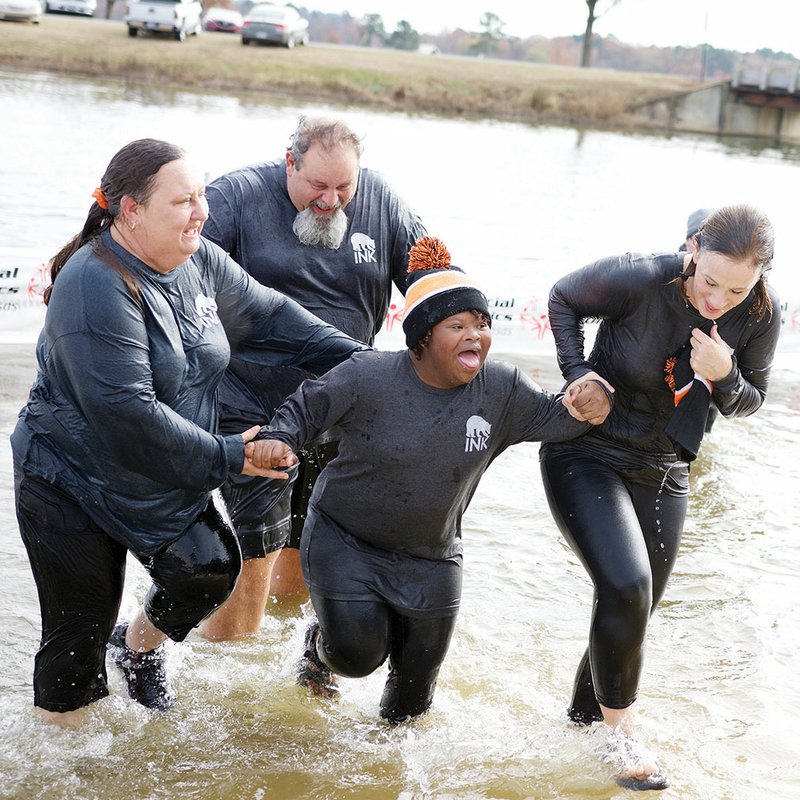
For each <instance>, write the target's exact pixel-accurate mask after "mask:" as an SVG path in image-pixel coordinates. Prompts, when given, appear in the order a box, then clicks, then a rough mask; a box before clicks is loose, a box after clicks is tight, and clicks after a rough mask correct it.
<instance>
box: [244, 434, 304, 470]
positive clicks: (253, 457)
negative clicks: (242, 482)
mask: <svg viewBox="0 0 800 800" xmlns="http://www.w3.org/2000/svg"><path fill="white" fill-rule="evenodd" d="M260 430H261V426H260V425H256V426H255V427H253V428H250V429H249V430H246V431H245V432H244V433H243V434H242V439H243V440H244V443H245V445H244V467H242V475H257V476H260V477H262V478H277V479H278V480H282V481H285V480H286V479H287V478H288V477H289V476H288V474H287V473H286V472H284V471H283V470H281V469H276V468H277V467H291V466H293V465H294V464H296V463H297V456H296V455H295V454H294V452H293V451H292V449H291V448H290V447H289V445H287V444H284V443H283V442H279V441H276V440H275V439H260V440H259V441H257V442H254V441H253V439H254V438H255V437H256V436H257V435H258V432H259V431H260Z"/></svg>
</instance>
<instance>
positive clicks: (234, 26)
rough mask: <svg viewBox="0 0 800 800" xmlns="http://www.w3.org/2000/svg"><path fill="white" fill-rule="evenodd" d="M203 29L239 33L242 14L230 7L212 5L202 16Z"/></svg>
mask: <svg viewBox="0 0 800 800" xmlns="http://www.w3.org/2000/svg"><path fill="white" fill-rule="evenodd" d="M203 30H204V31H224V32H225V33H240V32H241V30H242V15H241V14H240V13H239V12H238V11H234V10H233V9H232V8H221V7H220V6H214V7H213V8H209V9H208V11H206V13H205V15H204V16H203Z"/></svg>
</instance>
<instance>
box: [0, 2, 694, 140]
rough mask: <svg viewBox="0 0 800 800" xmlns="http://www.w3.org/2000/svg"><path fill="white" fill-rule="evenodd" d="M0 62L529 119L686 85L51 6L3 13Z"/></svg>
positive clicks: (608, 119) (608, 112)
mask: <svg viewBox="0 0 800 800" xmlns="http://www.w3.org/2000/svg"><path fill="white" fill-rule="evenodd" d="M0 26H1V28H2V29H1V30H0V68H1V69H13V70H31V71H40V70H44V71H49V72H55V73H58V74H61V75H75V76H85V77H103V78H115V79H119V80H122V81H126V82H130V83H141V82H144V83H148V84H151V85H157V86H179V87H183V88H187V89H198V90H215V91H229V92H246V93H250V92H253V93H259V94H261V95H264V96H271V97H280V98H292V99H293V100H300V101H316V102H330V103H335V104H344V105H356V106H363V107H369V108H378V109H383V110H397V111H408V112H412V113H413V112H417V113H420V112H421V113H434V114H442V115H447V116H450V115H460V116H466V117H490V118H494V119H506V120H517V121H522V122H532V123H547V124H567V125H585V126H602V127H634V126H636V125H640V124H641V123H640V122H634V121H633V120H632V119H631V117H630V116H629V114H628V109H629V108H631V107H632V106H634V105H636V104H637V103H641V102H644V101H646V100H649V99H653V98H655V97H663V96H664V95H668V94H670V93H672V92H678V91H681V90H683V89H686V88H689V87H690V86H692V85H693V84H692V82H691V81H688V80H686V79H684V78H677V77H673V76H668V75H645V74H640V73H628V72H613V71H610V70H582V69H579V68H577V67H576V68H571V67H554V66H547V65H538V64H523V63H518V62H507V61H497V60H492V59H474V58H461V57H455V56H452V57H451V56H425V55H418V54H415V53H403V52H399V51H393V50H391V51H390V50H374V49H367V48H356V47H337V46H332V45H315V44H313V43H312V44H311V45H310V46H308V47H299V48H295V49H294V50H292V51H289V50H286V49H284V48H274V47H242V45H241V40H240V38H239V37H238V36H235V35H232V34H221V33H204V34H202V35H200V36H198V37H190V38H189V39H188V40H187V41H186V42H184V43H179V42H177V41H174V40H172V39H168V38H160V37H155V36H139V37H136V38H131V37H129V36H128V33H127V28H126V26H125V25H124V23H122V22H119V21H106V20H98V19H85V18H76V17H66V16H56V15H51V14H47V15H45V16H44V17H43V18H42V22H41V24H40V25H30V24H15V23H0Z"/></svg>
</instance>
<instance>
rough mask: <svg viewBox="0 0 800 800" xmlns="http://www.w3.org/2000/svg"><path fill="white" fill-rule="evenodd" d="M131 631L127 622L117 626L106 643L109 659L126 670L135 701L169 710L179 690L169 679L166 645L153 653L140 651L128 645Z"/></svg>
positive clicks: (128, 684) (126, 679)
mask: <svg viewBox="0 0 800 800" xmlns="http://www.w3.org/2000/svg"><path fill="white" fill-rule="evenodd" d="M127 630H128V623H127V622H120V623H119V624H118V625H117V626H116V627H115V628H114V630H113V632H112V633H111V637H110V638H109V640H108V645H107V646H106V649H107V650H108V655H109V658H110V659H111V660H112V661H113V662H114V663H115V664H116V665H117V666H118V667H119V668H120V669H121V670H122V674H123V675H124V676H125V683H126V684H127V686H128V694H129V695H130V697H131V699H132V700H135V701H136V702H137V703H141V704H142V705H143V706H146V707H147V708H154V709H157V710H158V711H168V710H169V709H170V708H172V706H173V705H175V693H174V692H173V691H172V687H171V686H170V684H169V680H168V679H167V671H166V666H165V662H166V649H165V647H164V645H163V644H162V645H160V646H159V647H157V648H156V649H155V650H151V651H150V652H149V653H137V652H136V650H132V649H131V648H130V647H128V645H127V644H125V633H126V632H127Z"/></svg>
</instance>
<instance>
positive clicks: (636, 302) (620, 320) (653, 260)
mask: <svg viewBox="0 0 800 800" xmlns="http://www.w3.org/2000/svg"><path fill="white" fill-rule="evenodd" d="M683 263H684V256H683V254H675V253H668V254H666V253H665V254H659V255H642V254H636V253H626V254H625V255H621V256H613V257H609V258H603V259H600V260H599V261H596V262H594V263H593V264H590V265H588V266H586V267H584V268H583V269H580V270H577V271H575V272H573V273H570V274H569V275H567V276H565V277H564V278H562V279H561V280H559V281H558V282H557V283H556V284H555V286H554V287H553V289H552V291H551V295H550V304H549V316H550V325H551V327H552V330H553V335H554V337H555V340H556V345H557V348H558V361H559V366H560V367H561V371H562V373H563V375H564V377H565V378H566V380H567V381H568V382H569V381H573V380H575V379H576V378H579V377H580V376H581V375H583V374H585V373H586V372H589V371H591V370H593V371H595V372H597V373H598V374H599V375H601V376H602V377H603V378H605V379H606V380H607V381H608V382H609V383H610V384H611V385H612V386H613V387H614V389H615V390H616V394H615V395H614V400H615V403H614V408H613V409H612V412H611V414H609V416H608V418H607V419H606V421H605V422H604V423H603V424H602V425H600V426H597V427H593V428H592V429H591V430H590V431H589V433H588V434H587V435H586V436H584V437H582V438H581V439H578V440H575V441H573V442H567V443H559V444H547V445H544V446H543V451H544V452H547V448H552V449H554V450H555V449H559V450H560V449H561V448H577V449H580V450H582V451H584V452H591V453H594V454H597V455H602V457H603V458H604V460H606V461H607V462H613V463H616V464H618V465H619V466H620V467H622V468H623V470H624V471H626V472H627V473H629V474H630V473H631V472H633V471H636V470H641V475H640V477H641V479H642V480H643V481H645V482H653V481H655V482H660V481H661V480H662V479H663V477H664V474H665V472H666V471H667V469H668V467H669V466H670V465H672V464H674V463H675V462H676V460H677V456H676V455H675V452H674V449H673V445H672V443H671V441H670V440H669V438H668V437H667V436H666V434H665V433H664V428H665V426H666V424H667V421H668V420H669V418H670V415H671V414H672V412H673V410H674V407H675V405H674V396H673V393H672V390H671V389H670V388H669V386H668V385H667V382H666V381H665V364H666V361H667V359H668V358H670V357H672V356H675V355H676V354H677V353H678V352H680V350H681V349H682V347H683V346H684V345H685V344H686V343H687V341H688V340H689V338H690V336H691V333H692V329H693V328H696V327H697V328H701V329H702V330H704V331H705V332H706V333H708V331H709V329H710V326H711V322H710V320H707V319H705V318H704V317H702V316H701V315H700V314H699V313H698V312H697V310H696V309H694V308H693V307H692V306H691V305H690V304H688V303H687V302H686V301H685V299H684V297H683V294H682V292H681V288H680V286H679V285H678V284H676V283H673V281H674V280H675V279H676V278H677V277H678V276H679V275H680V274H681V272H682V269H683ZM769 291H770V297H771V300H772V304H773V309H774V311H773V313H772V314H769V313H768V314H767V315H766V316H765V317H764V318H763V319H762V320H760V321H759V320H758V319H757V318H756V316H755V315H754V314H751V313H750V309H751V307H752V303H753V298H754V295H753V293H752V292H751V295H750V296H749V297H748V298H747V299H746V300H745V301H744V302H742V303H740V304H739V305H737V306H736V307H735V308H732V309H731V310H730V311H728V312H726V313H725V314H723V316H721V317H720V318H719V319H718V320H717V325H718V330H719V334H720V336H721V337H722V339H723V340H724V341H725V342H726V343H727V344H728V346H729V347H730V348H732V350H733V368H732V369H731V372H730V374H729V375H728V376H727V377H725V378H724V379H722V380H720V381H717V382H716V383H715V384H714V388H713V393H712V400H713V402H714V403H715V404H716V406H717V407H718V408H719V410H720V411H721V413H722V414H723V415H724V416H726V417H731V416H746V415H748V414H752V413H753V412H755V411H757V410H758V409H759V408H760V407H761V404H762V403H763V402H764V397H765V396H766V391H767V383H768V379H769V372H770V368H771V366H772V359H773V356H774V353H775V347H776V345H777V341H778V335H779V333H780V314H779V312H778V309H779V300H778V297H777V295H776V294H775V292H774V291H772V289H770V290H769ZM592 318H594V319H599V320H600V327H599V330H598V333H597V337H596V339H595V343H594V347H593V349H592V352H591V354H590V355H589V357H588V358H586V357H585V355H584V347H583V346H584V337H583V321H584V320H585V319H592ZM665 488H667V490H668V491H671V492H673V493H684V492H686V491H687V490H688V467H687V466H686V465H679V466H678V468H676V469H671V470H669V479H668V481H667V484H666V487H665Z"/></svg>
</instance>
